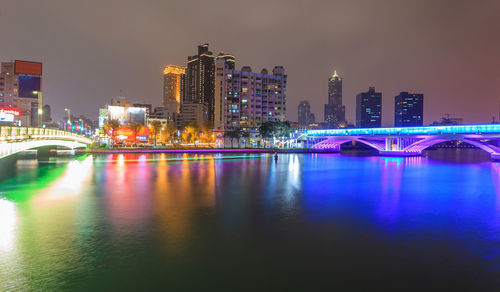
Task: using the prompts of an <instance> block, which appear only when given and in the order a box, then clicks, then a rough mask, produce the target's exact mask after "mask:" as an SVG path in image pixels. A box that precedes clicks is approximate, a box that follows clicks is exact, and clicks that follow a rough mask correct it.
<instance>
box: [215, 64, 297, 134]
mask: <svg viewBox="0 0 500 292" xmlns="http://www.w3.org/2000/svg"><path fill="white" fill-rule="evenodd" d="M232 68H234V66H233V64H230V63H228V62H227V60H226V58H217V60H216V66H215V72H216V75H215V109H214V128H215V130H216V131H219V132H224V131H228V130H234V129H236V128H241V129H243V130H245V131H256V130H257V129H258V128H259V127H260V126H261V125H262V123H265V122H278V121H285V119H286V85H287V75H285V69H284V68H283V67H282V66H275V67H274V69H273V71H272V74H269V72H268V71H267V70H266V69H262V71H261V72H260V73H256V72H252V69H251V68H250V67H249V66H244V67H242V69H241V70H234V69H232Z"/></svg>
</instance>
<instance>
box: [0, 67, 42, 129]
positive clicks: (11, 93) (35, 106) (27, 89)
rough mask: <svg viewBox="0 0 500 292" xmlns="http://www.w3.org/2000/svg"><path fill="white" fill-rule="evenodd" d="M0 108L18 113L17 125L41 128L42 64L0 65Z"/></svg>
mask: <svg viewBox="0 0 500 292" xmlns="http://www.w3.org/2000/svg"><path fill="white" fill-rule="evenodd" d="M0 108H7V109H13V110H16V111H19V113H20V114H19V116H16V121H15V123H17V124H18V125H22V126H42V113H43V109H42V63H39V62H31V61H20V60H16V61H14V62H2V63H1V70H0Z"/></svg>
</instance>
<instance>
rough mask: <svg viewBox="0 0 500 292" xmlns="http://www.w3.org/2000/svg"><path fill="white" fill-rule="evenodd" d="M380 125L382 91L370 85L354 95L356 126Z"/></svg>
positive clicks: (375, 126)
mask: <svg viewBox="0 0 500 292" xmlns="http://www.w3.org/2000/svg"><path fill="white" fill-rule="evenodd" d="M381 126H382V93H380V92H375V87H370V89H369V90H368V91H367V92H362V93H359V94H358V95H356V127H358V128H380V127H381Z"/></svg>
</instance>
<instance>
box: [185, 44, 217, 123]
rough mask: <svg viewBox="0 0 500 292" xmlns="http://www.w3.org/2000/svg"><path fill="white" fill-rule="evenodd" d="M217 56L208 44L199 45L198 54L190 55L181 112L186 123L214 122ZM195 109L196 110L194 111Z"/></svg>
mask: <svg viewBox="0 0 500 292" xmlns="http://www.w3.org/2000/svg"><path fill="white" fill-rule="evenodd" d="M214 82H215V56H214V55H213V54H212V52H210V51H209V50H208V44H203V45H200V46H198V54H197V55H194V56H189V57H188V61H187V67H186V81H185V85H184V88H183V90H182V91H183V92H182V94H181V96H182V100H181V114H182V116H183V117H182V120H183V123H184V125H187V124H189V123H193V122H194V123H197V124H199V125H201V124H204V123H210V124H213V121H214V106H215V100H214V94H215V88H214ZM193 111H196V112H194V113H193Z"/></svg>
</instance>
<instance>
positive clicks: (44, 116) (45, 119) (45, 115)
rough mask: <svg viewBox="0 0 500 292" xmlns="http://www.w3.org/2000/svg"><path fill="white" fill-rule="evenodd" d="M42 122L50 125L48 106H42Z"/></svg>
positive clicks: (50, 118)
mask: <svg viewBox="0 0 500 292" xmlns="http://www.w3.org/2000/svg"><path fill="white" fill-rule="evenodd" d="M42 122H43V123H51V122H52V117H51V110H50V105H48V104H46V105H44V106H43V114H42Z"/></svg>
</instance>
